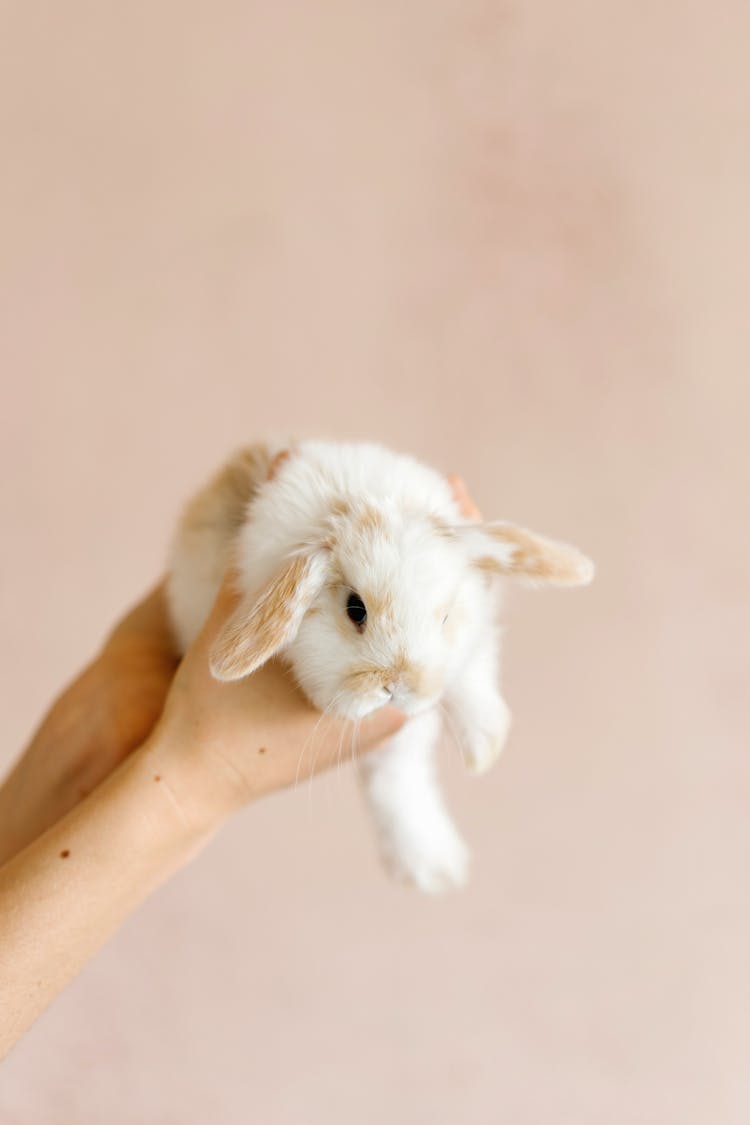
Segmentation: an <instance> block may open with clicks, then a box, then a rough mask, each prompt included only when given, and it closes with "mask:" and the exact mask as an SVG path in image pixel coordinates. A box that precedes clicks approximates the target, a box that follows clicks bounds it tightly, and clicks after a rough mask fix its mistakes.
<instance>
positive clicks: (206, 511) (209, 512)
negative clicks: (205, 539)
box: [182, 445, 272, 540]
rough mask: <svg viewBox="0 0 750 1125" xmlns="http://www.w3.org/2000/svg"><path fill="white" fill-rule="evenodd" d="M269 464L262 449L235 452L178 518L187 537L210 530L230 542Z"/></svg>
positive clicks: (263, 478) (266, 473)
mask: <svg viewBox="0 0 750 1125" xmlns="http://www.w3.org/2000/svg"><path fill="white" fill-rule="evenodd" d="M271 462H272V457H271V453H270V451H269V450H268V448H267V446H265V445H249V446H246V447H245V448H244V449H240V450H238V452H237V453H235V455H234V456H233V457H232V459H231V460H230V461H229V462H227V464H226V465H224V466H223V467H222V468H221V469H220V470H219V471H218V473H216V474H215V475H214V476H213V477H212V478H211V480H210V481H209V482H208V484H207V485H206V486H205V487H204V488H202V489H201V491H200V492H199V493H198V494H197V495H196V496H194V497H193V499H192V500H191V501H190V502H189V504H188V505H187V507H186V509H185V513H184V515H183V518H182V524H183V529H184V531H185V532H187V533H188V534H190V532H193V531H202V530H203V529H205V528H206V527H211V528H213V529H215V530H216V531H217V532H219V533H220V534H221V537H222V538H226V539H227V540H229V539H231V537H232V536H233V535H234V533H235V532H236V531H237V530H238V528H239V527H240V526H241V524H242V521H243V518H244V515H245V509H246V508H247V505H248V504H249V502H250V500H252V498H253V496H254V495H255V493H256V492H257V491H258V489H259V487H260V486H261V484H263V482H264V481H265V480H266V479H267V476H268V472H269V469H270V466H271Z"/></svg>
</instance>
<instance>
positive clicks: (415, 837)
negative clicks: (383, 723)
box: [168, 441, 593, 892]
mask: <svg viewBox="0 0 750 1125" xmlns="http://www.w3.org/2000/svg"><path fill="white" fill-rule="evenodd" d="M230 561H231V562H233V563H234V565H235V566H236V568H237V571H238V574H239V582H240V586H241V593H242V595H243V597H242V601H241V604H240V605H239V607H238V609H237V610H236V611H235V613H234V615H233V617H232V618H231V619H230V621H229V622H228V623H227V625H226V626H225V628H224V631H223V633H222V634H221V636H220V637H219V638H218V640H217V642H216V645H215V648H214V651H213V653H212V655H211V668H212V671H213V674H214V675H215V676H216V677H217V678H218V679H219V680H235V679H239V678H240V677H242V676H247V675H250V673H251V672H253V671H254V670H255V669H256V668H259V667H260V666H261V665H262V664H264V663H265V662H266V661H267V660H268V659H269V658H270V657H271V656H273V655H275V654H281V655H282V656H283V659H284V660H285V661H286V662H287V663H288V664H289V665H290V666H291V668H292V670H293V673H294V676H295V678H296V680H297V682H298V683H299V685H300V687H301V688H302V690H303V691H304V692H305V694H306V695H307V696H308V698H309V699H310V700H311V701H312V703H313V704H315V706H316V707H318V708H320V709H321V710H328V711H330V712H332V713H333V714H336V715H339V716H343V717H345V718H349V719H360V718H362V717H363V716H365V715H367V714H368V713H369V712H371V711H374V710H375V709H376V708H378V707H381V706H382V705H384V704H386V703H392V704H393V705H395V706H397V707H399V708H400V709H401V710H403V711H404V712H406V714H407V715H409V716H410V718H409V720H408V721H407V722H406V723H405V725H404V726H403V728H402V729H401V730H400V731H399V733H398V734H397V735H396V736H395V738H393V739H392V740H391V741H390V742H389V744H388V745H387V747H385V748H384V749H383V750H380V751H377V752H376V753H373V754H370V755H368V756H367V758H366V760H365V761H363V763H362V773H363V778H364V783H365V790H366V794H367V799H368V803H369V805H370V808H371V810H372V813H373V816H374V820H375V826H376V830H377V834H378V841H379V846H380V851H381V855H382V856H383V858H384V860H385V862H386V864H387V866H388V867H389V868H390V870H391V872H392V873H393V874H394V875H396V876H397V877H398V878H400V879H402V880H405V881H407V882H410V883H413V884H416V886H418V887H419V888H420V889H421V890H423V891H428V892H437V891H442V890H445V889H447V888H449V887H452V886H455V885H459V884H461V883H463V882H464V881H465V879H466V875H467V868H468V858H469V856H468V851H467V848H466V846H465V844H464V842H463V841H462V839H461V837H460V836H459V834H458V832H457V831H456V829H455V827H454V825H453V823H452V821H451V819H450V817H449V816H448V813H447V812H446V809H445V806H444V804H443V799H442V796H441V793H440V789H439V787H438V784H437V779H436V776H435V768H434V760H433V759H434V751H435V745H436V742H437V740H438V736H439V733H440V727H441V720H442V712H445V714H446V716H447V718H448V721H449V726H450V727H451V728H452V729H453V733H454V735H455V736H457V739H458V741H459V743H460V746H461V747H462V750H463V754H464V758H465V761H466V764H467V765H468V766H469V767H470V768H472V769H473V770H476V771H483V770H486V769H487V768H488V767H489V766H490V765H492V763H493V762H494V760H495V758H496V757H497V755H498V754H499V753H500V750H501V749H502V746H503V743H504V741H505V738H506V735H507V733H508V728H509V724H510V712H509V710H508V707H507V705H506V703H505V701H504V700H503V698H502V696H501V694H500V690H499V685H498V658H499V643H500V637H499V630H498V627H497V624H496V605H495V601H496V587H497V586H498V585H499V584H498V583H495V582H493V581H492V576H493V575H504V576H517V577H519V578H521V579H526V580H530V581H532V582H539V583H541V582H547V583H555V584H559V585H573V586H574V585H583V584H585V583H587V582H589V581H590V580H591V578H592V576H593V566H592V564H591V562H590V561H589V560H588V559H587V558H585V557H584V556H583V555H581V554H580V553H579V552H578V551H577V550H575V549H574V548H573V547H568V546H566V545H564V544H560V543H556V542H553V541H551V540H549V539H545V538H542V537H541V536H538V535H535V534H533V533H532V532H529V531H526V530H524V529H523V528H520V527H516V526H515V525H512V524H507V523H485V524H476V523H471V522H469V521H468V520H467V519H466V518H465V517H463V516H462V515H461V512H460V511H459V508H458V505H457V502H456V500H455V499H454V496H453V493H452V490H451V487H450V485H449V484H448V482H447V481H446V479H445V478H444V477H442V476H441V475H440V474H439V473H437V472H435V471H434V470H432V469H429V468H427V467H426V466H424V465H422V464H420V463H419V462H417V461H416V460H414V459H413V458H412V457H408V456H402V455H398V454H395V453H392V452H391V451H389V450H388V449H385V448H383V447H382V446H379V445H371V444H339V443H333V442H314V441H304V442H301V443H299V444H296V445H294V446H293V447H292V448H291V449H290V450H281V449H271V448H268V447H266V446H252V447H250V448H248V449H245V450H242V451H241V452H240V453H238V454H237V455H236V456H235V457H234V458H233V459H232V460H231V461H230V463H229V464H228V465H227V466H226V467H225V468H224V469H223V470H222V471H221V472H220V473H219V474H218V476H217V477H215V478H214V480H212V481H211V483H210V484H209V485H208V486H207V487H206V488H205V489H204V490H203V491H202V492H201V493H200V494H199V495H198V496H197V497H196V498H195V499H194V500H193V501H192V502H191V503H190V505H189V506H188V508H187V510H186V512H185V515H184V517H183V519H182V521H181V523H180V525H179V528H178V531H177V535H176V538H175V542H174V545H173V550H172V556H171V566H170V577H169V584H168V591H169V604H170V611H171V616H172V622H173V626H174V630H175V633H176V636H177V638H178V642H179V644H180V646H181V648H182V649H183V650H184V648H185V647H187V645H189V644H190V642H191V641H192V640H193V638H194V637H195V636H196V634H197V633H198V631H199V630H200V628H201V626H202V624H203V622H204V620H205V619H206V617H207V615H208V612H209V609H210V607H211V605H212V603H213V600H214V598H215V596H216V593H217V590H218V588H219V584H220V582H221V578H222V575H223V572H224V569H225V567H226V566H227V564H228V563H229V562H230Z"/></svg>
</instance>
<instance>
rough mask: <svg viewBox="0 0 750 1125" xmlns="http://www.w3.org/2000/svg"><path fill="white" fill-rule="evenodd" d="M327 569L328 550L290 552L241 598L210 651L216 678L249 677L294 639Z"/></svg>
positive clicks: (324, 578)
mask: <svg viewBox="0 0 750 1125" xmlns="http://www.w3.org/2000/svg"><path fill="white" fill-rule="evenodd" d="M327 574H328V560H327V552H325V551H314V552H311V553H310V554H304V555H295V556H294V557H293V558H292V559H291V560H290V561H289V562H287V563H286V565H285V566H284V567H283V569H282V570H281V571H280V572H279V574H278V575H277V576H276V577H275V578H274V579H272V581H271V582H269V584H268V585H267V586H266V587H265V589H263V590H262V591H261V592H260V594H258V595H254V596H248V597H245V598H243V600H242V602H241V603H240V605H239V606H238V607H237V609H236V610H235V611H234V613H233V614H232V616H231V617H230V618H229V620H228V621H227V623H226V625H225V626H224V628H223V629H222V631H221V633H220V634H219V636H218V637H217V639H216V641H215V642H214V646H213V648H212V650H211V657H210V664H211V671H212V673H213V675H214V676H215V677H216V679H217V680H239V679H241V678H242V677H243V676H249V675H250V673H251V672H254V671H255V670H256V668H260V666H261V665H262V664H265V663H266V661H267V660H270V658H271V657H272V656H273V655H274V653H276V652H278V651H279V649H281V648H283V647H284V645H286V644H288V643H289V642H290V641H293V640H294V638H295V637H296V635H297V631H298V629H299V627H300V625H301V624H302V618H303V617H304V616H305V614H306V613H307V611H308V609H309V608H310V606H311V605H312V602H313V600H314V599H315V597H316V596H317V594H318V593H319V592H320V590H321V589H322V587H323V583H324V582H325V580H326V576H327Z"/></svg>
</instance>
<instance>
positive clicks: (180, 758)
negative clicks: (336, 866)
mask: <svg viewBox="0 0 750 1125" xmlns="http://www.w3.org/2000/svg"><path fill="white" fill-rule="evenodd" d="M451 482H452V484H453V488H454V491H455V493H456V496H457V498H458V499H459V501H460V503H461V505H462V508H463V510H464V512H465V514H466V515H467V516H469V517H471V518H479V513H478V511H477V509H476V507H475V506H474V504H473V502H472V501H471V499H470V497H469V496H468V493H467V492H466V489H465V487H464V485H463V483H462V482H461V481H460V479H459V478H455V477H454V478H451ZM235 607H236V596H235V595H234V593H233V592H232V589H231V584H230V583H229V582H228V581H226V582H225V583H224V586H223V587H222V589H221V591H220V593H219V596H218V598H217V600H216V604H215V605H214V608H213V611H212V613H211V616H210V618H209V620H208V621H207V623H206V625H205V627H204V629H203V631H202V633H201V635H200V636H199V637H198V639H197V640H196V642H195V643H194V645H193V646H192V647H191V648H190V650H189V651H188V653H187V654H186V655H185V657H184V658H183V660H182V661H181V662H180V663H179V664H178V661H177V659H176V657H175V656H174V654H173V651H172V645H171V640H170V636H169V630H168V625H167V617H166V607H165V604H164V594H163V588H162V587H161V586H159V587H157V589H156V590H154V591H153V592H152V593H151V594H149V595H148V597H146V598H145V599H144V600H143V601H142V602H141V603H140V604H139V605H138V606H136V608H135V609H134V610H133V611H132V612H130V613H129V614H127V616H126V617H125V618H124V619H123V620H122V621H121V622H120V623H119V624H118V625H117V626H116V628H115V629H114V631H113V633H112V634H111V636H110V637H109V638H108V640H107V642H106V643H105V646H104V648H103V650H102V652H101V653H100V654H99V656H98V657H97V658H96V659H95V660H94V661H93V662H92V664H91V665H90V666H89V667H88V668H87V669H85V670H84V672H83V673H82V674H81V675H80V676H79V677H78V679H77V680H76V681H75V682H74V683H73V684H72V685H71V686H70V687H69V688H68V689H67V690H66V691H65V692H64V693H63V694H62V695H61V696H60V698H59V699H58V700H57V701H56V702H55V703H54V704H53V706H52V708H51V710H50V711H49V713H48V714H47V716H46V717H45V718H44V720H43V721H42V724H41V726H40V727H39V729H38V731H37V732H36V734H35V735H34V737H33V739H32V741H31V743H30V744H29V746H28V748H27V749H26V751H25V752H24V753H23V754H22V756H21V758H20V759H19V761H18V763H17V764H16V766H15V767H14V769H13V770H12V772H11V773H10V775H9V776H8V778H7V779H6V781H5V782H4V784H3V786H2V788H0V864H2V866H0V951H2V956H0V1012H2V1020H1V1021H0V1058H3V1057H4V1056H5V1055H6V1054H7V1052H8V1051H9V1050H10V1049H11V1048H12V1047H13V1045H14V1044H15V1043H16V1042H17V1041H18V1039H19V1038H20V1037H21V1035H22V1034H23V1033H24V1031H26V1030H27V1029H28V1028H29V1027H30V1026H31V1024H32V1023H33V1022H34V1020H35V1019H36V1018H37V1017H38V1016H39V1015H40V1014H41V1012H43V1011H44V1009H45V1008H46V1007H47V1006H48V1005H49V1004H50V1003H51V1001H52V1000H53V999H54V998H55V997H56V996H57V995H58V994H59V993H60V992H61V991H62V990H63V989H64V988H65V986H66V985H67V984H68V983H69V982H70V981H71V980H72V979H73V978H74V977H75V976H76V975H77V974H78V973H79V972H80V970H81V969H82V968H83V966H84V965H85V964H86V963H87V961H89V960H90V959H91V957H93V956H94V955H95V954H96V952H97V951H98V950H99V949H100V948H101V946H102V945H103V944H104V943H105V942H106V941H107V940H108V938H109V937H110V936H111V935H112V934H113V933H114V932H115V931H116V930H117V929H118V927H119V926H120V925H121V924H122V923H123V922H124V921H125V920H126V919H127V917H128V916H129V915H130V914H131V913H133V911H134V910H135V909H137V907H138V906H139V905H140V904H141V903H142V902H143V901H144V900H145V899H146V898H147V897H148V895H149V894H151V892H152V891H153V890H155V889H156V887H158V886H159V885H160V884H161V883H163V882H164V881H165V880H166V879H168V878H169V877H170V876H171V875H172V874H174V873H175V872H176V871H177V870H179V869H180V868H181V867H183V866H184V865H185V864H186V863H188V862H189V860H190V859H192V858H193V857H194V856H195V855H196V854H197V853H198V852H199V851H200V850H201V849H202V848H203V847H204V846H205V845H206V844H207V843H208V841H209V840H210V839H211V837H212V836H213V835H214V833H215V832H216V831H217V830H218V829H219V828H220V827H221V826H222V825H223V824H224V823H225V822H226V821H227V820H228V819H229V818H230V817H231V815H232V814H233V813H234V812H236V811H238V810H239V809H240V808H242V807H243V806H244V805H246V804H248V803H250V802H252V801H253V800H255V799H257V798H259V797H263V796H265V795H267V794H270V793H272V792H274V791H276V790H279V789H283V788H285V787H287V786H290V785H294V784H295V783H296V782H298V781H300V780H303V779H305V778H307V777H309V776H310V775H311V774H312V773H313V772H314V773H316V774H317V773H319V772H321V771H323V770H324V769H327V768H329V767H330V766H331V765H333V764H335V763H337V762H338V761H340V759H341V756H342V753H343V754H345V755H346V756H349V755H350V754H351V752H352V750H353V748H354V744H353V739H352V738H351V737H350V732H347V731H342V726H341V724H340V723H339V722H337V721H335V720H333V719H330V718H326V719H324V720H322V721H321V719H320V715H319V713H318V712H316V711H315V710H314V709H313V708H312V707H311V705H310V704H309V703H308V702H307V701H306V700H305V699H304V697H303V696H302V695H301V694H300V693H299V691H298V690H297V689H296V687H295V686H294V684H293V683H292V681H291V680H290V678H289V675H288V673H287V672H286V670H285V669H284V667H283V666H282V665H281V664H279V663H277V662H273V661H272V662H271V663H269V664H267V665H266V666H265V667H263V668H261V669H260V670H259V671H257V672H255V673H254V674H253V676H251V677H249V678H248V679H245V680H242V681H239V682H237V683H218V682H217V681H216V680H214V679H213V677H212V676H211V674H210V671H209V666H208V652H209V650H210V648H211V645H212V643H213V641H214V639H215V637H216V635H217V634H218V632H219V631H220V629H221V628H222V626H223V624H224V623H225V621H226V620H227V618H228V617H229V616H230V614H231V613H232V612H233V610H234V609H235ZM403 722H404V716H403V715H402V714H401V713H400V712H398V711H395V710H394V709H392V708H388V709H382V710H380V711H378V712H376V713H375V714H374V715H372V716H370V717H368V718H367V719H366V720H364V721H363V722H362V724H361V726H360V728H359V732H358V735H357V740H356V753H357V754H358V755H360V754H366V753H368V752H369V751H371V750H373V749H375V748H376V747H378V746H380V745H382V744H383V742H384V741H385V740H387V739H388V738H389V737H390V736H391V735H393V734H394V733H395V732H396V731H397V730H398V729H399V728H400V726H401V725H402V724H403Z"/></svg>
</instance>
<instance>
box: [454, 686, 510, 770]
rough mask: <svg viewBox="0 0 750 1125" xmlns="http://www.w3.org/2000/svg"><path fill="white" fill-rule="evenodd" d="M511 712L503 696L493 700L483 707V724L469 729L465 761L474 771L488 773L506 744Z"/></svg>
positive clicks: (465, 747) (468, 767)
mask: <svg viewBox="0 0 750 1125" xmlns="http://www.w3.org/2000/svg"><path fill="white" fill-rule="evenodd" d="M510 724H511V713H510V708H509V707H508V704H507V703H506V702H505V700H504V699H502V698H499V697H498V698H497V699H496V700H493V701H492V703H491V704H487V705H486V706H485V708H484V709H483V713H482V716H481V725H479V724H477V725H476V726H473V725H472V727H471V728H470V729H469V730H467V732H466V742H465V746H464V761H465V763H466V767H467V769H469V770H471V772H472V773H486V771H487V770H488V769H489V768H490V766H492V765H494V763H495V762H496V761H497V759H498V758H499V756H500V752H501V751H502V749H503V747H504V746H505V742H506V740H507V738H508V732H509V731H510Z"/></svg>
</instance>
